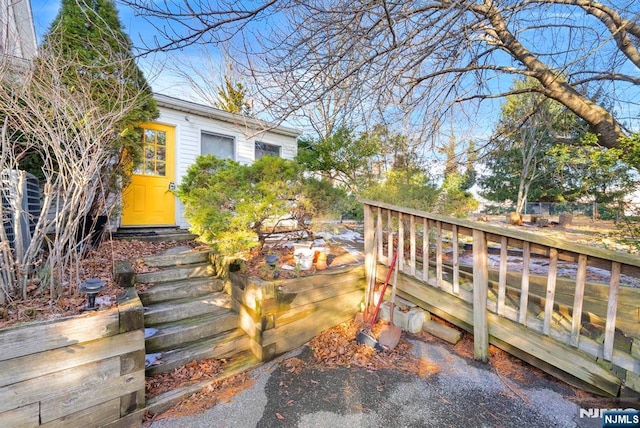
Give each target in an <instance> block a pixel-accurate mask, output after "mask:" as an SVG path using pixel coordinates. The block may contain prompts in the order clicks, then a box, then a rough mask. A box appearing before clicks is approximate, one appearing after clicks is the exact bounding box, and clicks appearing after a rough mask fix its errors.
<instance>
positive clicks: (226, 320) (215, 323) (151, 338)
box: [145, 310, 239, 353]
mask: <svg viewBox="0 0 640 428" xmlns="http://www.w3.org/2000/svg"><path fill="white" fill-rule="evenodd" d="M238 321H239V316H238V314H237V313H235V312H234V311H231V310H227V311H226V312H222V313H214V314H206V315H200V316H198V317H192V318H188V319H184V320H180V321H174V322H171V323H166V324H160V325H157V326H155V327H152V328H147V329H145V337H146V340H145V348H146V351H147V353H151V352H160V351H165V350H168V349H174V348H178V347H181V346H184V345H185V344H187V343H192V342H195V341H198V340H201V339H205V338H210V337H213V336H216V335H218V334H220V333H224V332H226V331H229V330H234V329H236V328H237V327H238Z"/></svg>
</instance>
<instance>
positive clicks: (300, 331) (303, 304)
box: [229, 266, 365, 361]
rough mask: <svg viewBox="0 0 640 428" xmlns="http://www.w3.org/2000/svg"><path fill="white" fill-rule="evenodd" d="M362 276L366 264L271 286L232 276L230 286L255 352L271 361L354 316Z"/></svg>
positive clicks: (260, 357)
mask: <svg viewBox="0 0 640 428" xmlns="http://www.w3.org/2000/svg"><path fill="white" fill-rule="evenodd" d="M364 278H365V270H364V267H363V266H348V267H345V268H340V269H335V270H326V271H323V272H320V273H318V274H317V275H314V276H312V277H301V278H295V279H287V280H278V281H272V282H271V281H264V280H259V279H257V278H255V279H254V278H247V277H245V276H243V275H238V274H231V275H230V283H231V284H230V287H229V288H230V290H231V292H232V296H233V300H232V301H233V308H234V310H236V311H237V312H238V314H239V315H240V327H241V328H242V330H244V331H245V333H247V335H248V336H249V337H250V348H251V350H252V352H253V353H254V355H255V356H256V357H257V358H258V359H260V360H262V361H267V360H269V359H271V358H274V357H276V356H277V355H280V354H282V353H284V352H287V351H289V350H291V349H294V348H296V347H298V346H300V345H302V344H304V343H306V342H307V341H309V340H310V339H311V338H313V337H314V336H315V335H316V334H318V333H319V332H321V331H323V330H325V329H327V328H331V327H333V326H335V325H337V324H340V323H341V322H343V321H346V320H348V319H351V318H353V317H354V316H355V314H356V313H357V312H358V310H359V304H360V302H361V301H362V297H363V296H362V291H363V284H364Z"/></svg>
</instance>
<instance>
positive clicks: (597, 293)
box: [362, 200, 640, 396]
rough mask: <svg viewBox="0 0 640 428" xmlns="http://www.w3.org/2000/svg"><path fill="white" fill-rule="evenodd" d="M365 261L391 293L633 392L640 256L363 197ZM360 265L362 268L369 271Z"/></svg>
mask: <svg viewBox="0 0 640 428" xmlns="http://www.w3.org/2000/svg"><path fill="white" fill-rule="evenodd" d="M362 202H363V204H364V215H365V216H364V218H365V255H366V261H365V266H371V264H370V263H371V262H372V261H373V260H372V258H373V257H375V258H376V260H377V262H378V263H379V265H378V266H379V268H378V272H377V275H380V277H384V274H385V272H384V270H385V269H386V267H385V266H388V265H389V260H391V258H392V256H393V252H394V251H398V262H397V263H398V266H399V269H400V272H401V275H400V279H399V281H398V290H399V294H400V295H401V296H402V297H404V298H406V299H408V300H410V301H413V302H414V303H416V304H418V305H420V306H422V307H424V308H425V309H427V310H429V311H431V312H432V313H434V314H436V315H438V316H441V317H443V318H445V319H446V320H448V321H450V322H452V323H454V324H456V325H458V326H459V327H462V328H464V329H467V330H468V331H471V332H472V333H473V335H474V356H475V358H476V359H477V360H481V361H485V362H486V361H487V360H488V358H489V343H493V344H495V345H496V346H498V347H500V348H503V349H505V350H506V351H508V352H510V353H513V354H515V355H517V356H518V357H520V358H522V359H524V360H525V361H528V362H530V363H532V364H533V365H536V366H538V367H540V368H542V369H543V370H545V371H547V372H549V373H551V374H553V375H555V376H558V377H561V378H563V379H564V380H565V381H568V382H570V383H573V384H575V385H577V386H580V387H582V388H584V389H588V390H590V391H592V392H597V393H599V394H603V395H609V396H619V395H620V394H621V387H622V392H623V393H624V392H625V391H628V390H632V391H640V288H638V287H640V258H638V257H636V256H632V255H630V254H626V253H618V252H613V251H609V250H606V249H602V248H596V247H591V246H586V245H580V244H578V243H575V242H570V241H564V240H560V239H555V238H551V237H548V236H543V235H541V234H535V233H528V232H525V231H522V230H521V229H514V228H510V227H506V226H505V227H500V226H496V225H489V224H486V223H481V222H473V221H467V220H461V219H455V218H450V217H445V216H439V215H434V214H430V213H427V212H423V211H418V210H413V209H408V208H403V207H398V206H394V205H389V204H385V203H381V202H375V201H370V200H364V201H362ZM371 274H372V273H371V272H368V273H367V275H371Z"/></svg>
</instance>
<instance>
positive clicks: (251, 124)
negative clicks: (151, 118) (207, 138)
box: [153, 93, 302, 138]
mask: <svg viewBox="0 0 640 428" xmlns="http://www.w3.org/2000/svg"><path fill="white" fill-rule="evenodd" d="M153 98H154V99H155V100H156V103H157V104H158V107H165V108H170V109H173V110H177V111H180V112H182V113H186V114H193V115H198V116H203V117H208V118H211V119H216V120H220V121H223V122H227V123H232V124H234V125H241V126H244V127H246V128H249V129H252V130H255V131H257V132H266V131H269V132H273V133H275V134H280V135H284V136H287V137H293V138H298V137H299V136H300V135H301V134H302V132H300V131H299V130H297V129H295V128H290V127H287V126H283V125H277V124H275V123H271V122H266V121H262V120H259V119H256V118H253V117H248V116H243V115H240V114H233V113H229V112H226V111H224V110H220V109H217V108H214V107H210V106H206V105H203V104H198V103H194V102H191V101H186V100H182V99H179V98H175V97H172V96H169V95H164V94H158V93H154V94H153Z"/></svg>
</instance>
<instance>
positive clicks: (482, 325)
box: [473, 230, 489, 363]
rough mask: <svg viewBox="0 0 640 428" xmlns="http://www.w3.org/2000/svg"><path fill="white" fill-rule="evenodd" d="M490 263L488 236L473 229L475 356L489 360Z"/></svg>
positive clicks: (477, 358) (484, 360) (475, 357)
mask: <svg viewBox="0 0 640 428" xmlns="http://www.w3.org/2000/svg"><path fill="white" fill-rule="evenodd" d="M488 285H489V263H488V257H487V237H486V234H485V233H484V232H483V231H481V230H474V231H473V358H474V359H476V360H478V361H482V362H485V363H486V362H487V361H489V327H488V325H487V292H488Z"/></svg>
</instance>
